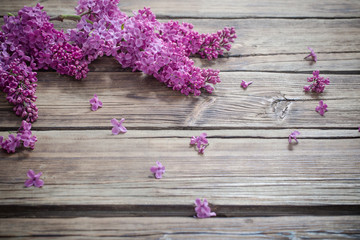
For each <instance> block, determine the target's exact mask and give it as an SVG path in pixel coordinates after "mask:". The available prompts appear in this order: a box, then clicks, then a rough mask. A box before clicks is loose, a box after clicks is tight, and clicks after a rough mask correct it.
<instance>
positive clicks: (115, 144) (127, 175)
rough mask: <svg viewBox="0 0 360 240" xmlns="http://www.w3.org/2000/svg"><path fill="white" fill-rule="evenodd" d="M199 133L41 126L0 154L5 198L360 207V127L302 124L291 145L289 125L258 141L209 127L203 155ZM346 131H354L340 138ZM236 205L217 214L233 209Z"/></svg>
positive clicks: (0, 199)
mask: <svg viewBox="0 0 360 240" xmlns="http://www.w3.org/2000/svg"><path fill="white" fill-rule="evenodd" d="M185 132H186V133H187V134H185ZM201 132H202V131H200V130H199V131H170V132H169V131H160V132H158V131H145V132H144V131H136V130H132V131H129V132H128V133H126V134H124V135H119V136H113V135H111V131H110V129H109V130H106V131H102V130H97V131H38V132H36V135H37V136H38V139H39V141H38V143H37V145H36V148H35V150H34V151H31V152H28V151H26V150H24V151H20V152H18V153H15V154H10V155H7V154H6V153H4V152H1V153H0V158H1V164H2V168H0V205H1V206H2V207H3V208H5V209H6V208H8V207H9V206H13V207H16V206H24V205H25V206H41V208H42V209H43V208H44V209H47V208H48V206H68V205H69V206H71V205H76V206H83V207H85V208H86V207H87V206H88V207H89V208H91V206H94V205H102V206H107V205H108V206H121V207H122V208H123V210H124V211H125V210H126V211H127V212H129V211H130V210H129V209H133V208H134V205H135V206H147V205H149V206H156V205H161V206H167V208H165V209H166V210H168V207H169V206H174V205H176V206H180V207H181V206H188V208H185V210H184V214H189V212H188V210H189V209H190V210H191V205H192V202H193V201H194V199H195V198H197V197H206V198H208V199H209V201H210V202H211V203H212V204H213V205H215V206H220V207H221V206H222V207H224V206H225V207H226V206H252V205H259V206H296V205H300V206H317V205H336V206H341V205H354V206H356V205H359V204H360V201H359V199H360V192H359V187H360V181H359V178H360V168H359V166H360V161H359V158H358V156H359V155H360V150H359V147H358V146H359V144H360V138H359V137H358V136H357V135H356V134H358V133H357V132H356V131H355V130H354V132H351V133H350V132H348V131H345V132H344V133H342V132H338V133H337V134H336V133H332V134H330V135H329V137H323V138H321V137H317V138H316V137H315V139H314V138H312V137H311V136H316V135H317V133H312V132H311V131H305V132H304V133H303V134H302V135H301V137H305V138H304V139H302V138H300V139H299V141H300V143H299V144H297V145H289V144H288V139H287V136H288V134H289V132H290V131H288V130H279V131H278V132H277V131H274V133H273V136H269V133H267V132H266V131H265V130H258V131H255V130H253V132H254V133H255V134H253V136H257V135H258V136H259V137H256V138H249V137H246V136H247V135H249V133H250V131H245V132H243V131H240V130H239V131H237V132H233V133H231V131H230V130H229V131H227V132H225V133H223V135H221V136H218V134H221V131H216V132H214V137H213V132H212V131H206V132H207V133H208V135H209V137H210V138H209V139H210V140H209V141H210V145H209V146H208V147H207V149H206V152H205V154H204V155H203V156H202V155H198V154H197V152H196V151H195V150H194V149H193V148H191V147H189V139H190V137H191V136H193V135H198V134H199V133H201ZM320 132H322V131H320ZM330 132H331V131H330V130H329V131H325V132H323V133H322V134H323V135H322V136H327V134H326V133H330ZM355 132H356V133H355ZM228 133H230V134H229V136H227V135H226V134H228ZM1 134H4V133H1ZM307 134H310V135H309V136H307ZM319 134H320V133H319ZM347 134H350V135H348V136H350V138H349V137H345V138H343V137H340V138H338V137H335V135H340V136H346V135H347ZM215 136H216V137H215ZM318 136H321V134H320V135H318ZM158 160H159V161H161V162H162V163H163V164H164V166H166V174H165V176H164V178H163V179H161V180H156V179H154V178H153V177H152V176H151V173H150V171H149V169H150V167H151V166H152V165H154V164H155V161H158ZM28 169H33V170H34V171H36V172H39V171H42V172H43V173H44V175H43V179H44V181H45V186H44V187H43V188H41V189H35V188H29V189H26V188H24V187H23V183H24V181H25V180H26V172H27V170H28ZM174 208H176V207H174ZM234 209H236V207H234V208H233V209H232V210H231V211H230V213H229V212H221V211H220V213H221V214H224V215H227V214H230V215H231V214H232V213H231V212H232V211H234ZM228 210H229V208H227V210H226V211H228ZM358 211H360V210H358ZM158 214H171V211H165V213H164V212H162V211H161V209H160V210H159V213H158ZM278 214H281V211H280V212H278Z"/></svg>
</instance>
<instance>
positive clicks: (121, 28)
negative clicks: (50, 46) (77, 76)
mask: <svg viewBox="0 0 360 240" xmlns="http://www.w3.org/2000/svg"><path fill="white" fill-rule="evenodd" d="M118 2H119V0H114V1H109V0H104V1H97V2H95V1H93V0H80V1H79V4H78V6H77V8H76V10H77V13H78V14H79V15H82V17H81V20H80V22H79V23H78V25H77V28H76V29H72V30H70V31H69V38H70V40H71V41H74V42H75V43H76V44H77V45H78V46H79V47H80V48H81V49H82V50H83V52H84V54H85V55H86V57H87V60H89V61H93V60H94V59H96V58H97V57H100V56H103V55H107V56H113V57H115V59H116V60H118V62H119V63H120V64H121V65H122V67H124V68H132V70H133V71H136V70H140V71H143V72H144V73H146V74H149V75H153V76H154V77H155V78H156V79H158V80H159V81H160V82H163V83H164V84H166V85H167V86H168V87H170V88H172V89H173V90H175V91H180V92H181V93H182V94H185V95H189V94H194V95H200V94H201V90H205V91H207V92H209V93H211V92H212V91H213V90H214V88H213V85H215V84H217V83H219V82H220V78H219V71H218V70H212V69H201V68H198V67H196V66H194V62H193V61H192V60H191V59H190V58H189V57H188V55H189V54H190V53H199V54H201V53H202V52H203V54H204V56H205V55H207V57H208V58H210V57H209V56H211V58H213V57H217V55H219V54H222V53H223V52H222V50H221V49H222V48H224V49H226V50H229V49H230V47H231V45H230V42H233V41H234V39H235V37H236V35H235V30H234V29H233V28H226V29H224V30H223V31H219V32H218V33H216V34H213V35H211V36H205V35H204V36H202V35H200V34H198V33H196V32H194V31H193V30H191V29H192V27H191V26H190V24H183V25H181V26H180V25H179V24H177V23H172V22H169V23H165V24H163V23H160V22H158V21H157V20H156V17H155V15H154V14H153V13H152V12H151V11H150V9H149V8H144V9H142V10H138V11H137V12H134V16H133V17H128V16H127V15H126V14H125V13H123V12H121V11H120V10H119V9H118V7H117V4H118ZM90 22H91V23H90ZM90 32H91V34H90ZM195 39H197V40H196V41H195ZM202 46H203V47H202ZM209 49H210V50H209Z"/></svg>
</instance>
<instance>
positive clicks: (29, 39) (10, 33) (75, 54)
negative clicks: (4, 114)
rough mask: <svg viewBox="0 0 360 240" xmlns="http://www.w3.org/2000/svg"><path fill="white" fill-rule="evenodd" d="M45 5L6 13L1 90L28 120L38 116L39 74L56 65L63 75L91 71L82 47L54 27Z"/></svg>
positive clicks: (0, 43) (0, 64)
mask: <svg viewBox="0 0 360 240" xmlns="http://www.w3.org/2000/svg"><path fill="white" fill-rule="evenodd" d="M42 9H43V7H42V6H41V5H40V4H37V5H36V6H35V7H24V8H23V9H21V10H20V11H19V12H18V15H17V16H4V25H3V26H2V29H1V30H2V31H1V32H0V48H1V52H0V90H1V91H3V92H4V93H6V94H7V100H8V101H9V103H11V104H13V105H15V107H14V108H13V110H14V111H15V113H16V114H17V115H18V116H21V117H22V118H24V119H26V121H28V122H34V121H35V120H36V119H37V118H38V109H37V107H36V105H35V101H36V98H37V97H36V96H35V92H36V87H37V85H36V82H37V78H36V73H35V72H33V70H39V69H48V68H53V69H55V70H56V71H57V72H58V73H60V74H66V75H70V76H74V77H75V78H77V79H80V78H83V77H85V76H86V73H87V72H88V68H87V64H88V63H87V62H84V61H83V60H82V59H83V58H84V56H83V54H82V50H81V49H80V48H79V47H77V46H75V45H71V44H69V43H68V42H67V37H66V35H65V34H64V33H63V32H62V31H58V30H56V29H55V28H54V25H53V24H52V23H50V21H49V19H50V18H49V16H48V15H47V14H46V12H45V11H42Z"/></svg>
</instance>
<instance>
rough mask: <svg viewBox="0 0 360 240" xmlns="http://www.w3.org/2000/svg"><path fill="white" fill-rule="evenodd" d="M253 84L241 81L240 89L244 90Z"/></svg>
mask: <svg viewBox="0 0 360 240" xmlns="http://www.w3.org/2000/svg"><path fill="white" fill-rule="evenodd" d="M252 83H253V82H252V81H251V82H245V81H244V80H241V87H242V88H243V89H246V88H247V87H248V86H249V85H251V84H252Z"/></svg>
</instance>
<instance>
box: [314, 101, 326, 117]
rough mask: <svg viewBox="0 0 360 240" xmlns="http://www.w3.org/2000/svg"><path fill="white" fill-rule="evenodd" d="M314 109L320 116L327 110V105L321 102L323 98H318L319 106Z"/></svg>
mask: <svg viewBox="0 0 360 240" xmlns="http://www.w3.org/2000/svg"><path fill="white" fill-rule="evenodd" d="M315 111H317V112H318V113H319V114H320V115H321V116H324V113H325V112H326V111H327V105H326V104H325V103H324V102H323V100H320V102H319V106H317V107H316V108H315Z"/></svg>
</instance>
